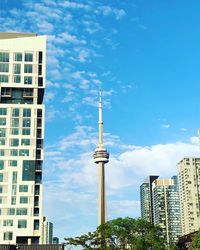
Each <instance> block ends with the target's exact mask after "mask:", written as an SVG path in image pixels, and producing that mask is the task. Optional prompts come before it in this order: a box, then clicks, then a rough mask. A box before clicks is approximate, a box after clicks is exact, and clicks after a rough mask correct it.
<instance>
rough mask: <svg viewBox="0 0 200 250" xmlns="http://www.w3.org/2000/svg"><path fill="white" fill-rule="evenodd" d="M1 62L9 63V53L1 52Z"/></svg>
mask: <svg viewBox="0 0 200 250" xmlns="http://www.w3.org/2000/svg"><path fill="white" fill-rule="evenodd" d="M0 62H9V53H8V52H0Z"/></svg>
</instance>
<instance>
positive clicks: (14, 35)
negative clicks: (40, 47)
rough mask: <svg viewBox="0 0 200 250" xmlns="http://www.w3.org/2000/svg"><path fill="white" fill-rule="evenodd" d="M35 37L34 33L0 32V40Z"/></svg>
mask: <svg viewBox="0 0 200 250" xmlns="http://www.w3.org/2000/svg"><path fill="white" fill-rule="evenodd" d="M31 36H37V34H36V33H17V32H0V39H12V38H20V37H31Z"/></svg>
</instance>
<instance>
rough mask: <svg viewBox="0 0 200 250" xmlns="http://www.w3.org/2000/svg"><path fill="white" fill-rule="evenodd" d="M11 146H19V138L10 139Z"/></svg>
mask: <svg viewBox="0 0 200 250" xmlns="http://www.w3.org/2000/svg"><path fill="white" fill-rule="evenodd" d="M10 146H12V147H17V146H19V139H11V140H10Z"/></svg>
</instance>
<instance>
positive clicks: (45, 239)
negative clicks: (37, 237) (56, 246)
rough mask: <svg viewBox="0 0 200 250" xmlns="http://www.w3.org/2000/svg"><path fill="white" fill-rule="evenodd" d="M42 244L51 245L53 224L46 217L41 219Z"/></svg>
mask: <svg viewBox="0 0 200 250" xmlns="http://www.w3.org/2000/svg"><path fill="white" fill-rule="evenodd" d="M42 244H53V223H52V222H50V221H48V219H47V217H43V223H42Z"/></svg>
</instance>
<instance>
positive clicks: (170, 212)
mask: <svg viewBox="0 0 200 250" xmlns="http://www.w3.org/2000/svg"><path fill="white" fill-rule="evenodd" d="M152 192H153V210H154V224H155V225H159V226H160V227H161V229H162V232H163V236H164V237H165V238H166V240H167V242H168V244H171V243H175V242H176V241H177V239H178V237H179V236H180V235H181V217H180V201H179V189H178V179H177V176H173V177H172V178H171V179H156V180H154V181H153V183H152Z"/></svg>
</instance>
